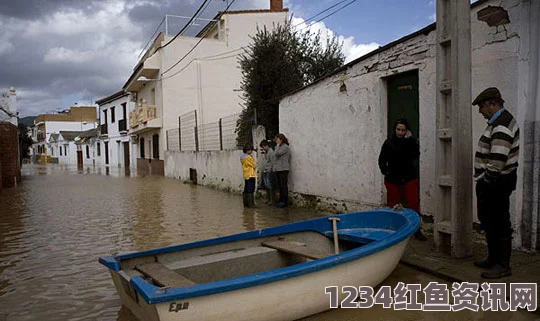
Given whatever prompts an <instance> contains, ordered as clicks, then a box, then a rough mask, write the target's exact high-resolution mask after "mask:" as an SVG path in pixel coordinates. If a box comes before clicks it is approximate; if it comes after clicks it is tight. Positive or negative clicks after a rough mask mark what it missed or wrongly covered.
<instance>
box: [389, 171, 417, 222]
mask: <svg viewBox="0 0 540 321" xmlns="http://www.w3.org/2000/svg"><path fill="white" fill-rule="evenodd" d="M384 186H386V197H387V202H388V206H389V207H392V206H394V205H396V204H398V203H402V204H403V201H402V200H403V199H405V203H406V205H405V207H407V208H410V209H411V210H413V211H415V212H417V213H418V214H420V198H419V196H418V178H415V179H413V180H410V181H408V182H407V183H405V184H403V185H397V184H392V183H388V182H387V181H385V182H384Z"/></svg>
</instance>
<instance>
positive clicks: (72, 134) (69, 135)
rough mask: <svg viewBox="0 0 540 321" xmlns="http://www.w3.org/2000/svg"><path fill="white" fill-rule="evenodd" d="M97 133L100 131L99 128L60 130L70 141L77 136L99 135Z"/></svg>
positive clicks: (89, 136)
mask: <svg viewBox="0 0 540 321" xmlns="http://www.w3.org/2000/svg"><path fill="white" fill-rule="evenodd" d="M97 133H98V130H97V128H93V129H89V130H85V131H82V132H81V131H68V130H66V131H63V130H61V131H60V135H62V137H63V138H64V139H65V140H68V141H72V140H75V138H76V137H79V138H91V137H97Z"/></svg>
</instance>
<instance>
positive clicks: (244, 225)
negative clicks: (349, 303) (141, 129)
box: [0, 165, 530, 321]
mask: <svg viewBox="0 0 540 321" xmlns="http://www.w3.org/2000/svg"><path fill="white" fill-rule="evenodd" d="M23 175H24V177H23V184H21V185H19V187H17V188H12V189H6V190H3V192H2V194H0V218H1V219H0V320H2V321H4V320H3V319H6V320H9V321H15V320H110V321H113V320H122V321H128V320H129V321H131V320H134V318H133V316H132V315H131V313H130V312H129V311H128V310H127V309H125V308H122V307H121V303H120V300H119V298H118V295H117V293H116V291H115V289H114V286H113V284H112V281H111V279H110V275H109V273H108V271H107V270H106V269H105V267H103V266H102V265H100V264H99V263H98V258H99V257H100V256H103V255H110V254H113V253H121V252H129V251H137V250H144V249H150V248H155V247H161V246H167V245H171V244H178V243H184V242H192V241H197V240H202V239H206V238H210V237H217V236H223V235H228V234H233V233H239V232H244V231H249V230H254V229H260V228H265V227H270V226H276V225H281V224H284V223H288V222H292V221H298V220H304V219H309V218H313V217H317V216H323V215H325V213H312V212H311V211H308V210H300V209H277V208H271V207H267V206H265V205H260V208H257V209H244V208H243V205H242V200H241V197H240V196H239V195H236V194H230V193H225V192H221V191H217V190H213V189H210V188H205V187H201V186H193V185H189V184H183V183H182V182H180V181H178V180H174V179H167V178H163V177H137V176H135V173H127V174H126V172H125V171H124V170H123V169H116V168H110V169H104V168H83V169H82V170H81V171H79V170H78V169H77V168H76V167H75V168H74V167H67V166H60V165H53V166H51V165H49V166H26V167H23ZM430 280H434V278H431V277H429V276H426V275H424V274H421V273H418V272H417V271H414V270H410V269H405V268H403V267H400V268H398V269H397V270H396V272H395V273H393V274H392V276H391V277H390V278H389V279H387V280H386V281H385V282H386V283H388V284H395V283H397V282H398V281H402V282H406V283H414V282H416V283H423V284H424V283H426V284H427V282H429V281H430ZM458 315H459V314H444V313H439V314H430V313H419V312H413V311H406V312H403V311H393V310H389V309H382V308H381V309H378V308H373V309H369V310H341V309H340V310H333V311H329V312H326V313H323V314H320V315H317V316H312V317H310V318H307V319H306V320H333V319H336V320H338V319H339V320H359V319H366V320H376V319H379V320H383V319H384V320H390V319H395V318H398V319H402V320H404V319H407V320H414V319H428V318H433V317H435V318H437V319H444V320H446V319H449V320H450V319H452V320H455V319H456V318H457V317H458ZM500 315H506V314H500ZM507 315H508V318H506V319H504V320H526V319H525V318H522V319H519V318H517V317H515V316H514V317H512V318H510V314H507ZM513 315H521V316H522V315H523V314H516V313H514V314H513ZM526 315H527V316H529V315H530V314H526ZM488 317H489V319H490V320H492V319H494V318H492V317H491V315H487V314H483V313H478V314H474V313H469V314H463V315H459V319H462V318H465V319H471V320H479V319H482V318H488ZM516 318H517V319H516ZM497 320H503V319H500V318H499V319H497Z"/></svg>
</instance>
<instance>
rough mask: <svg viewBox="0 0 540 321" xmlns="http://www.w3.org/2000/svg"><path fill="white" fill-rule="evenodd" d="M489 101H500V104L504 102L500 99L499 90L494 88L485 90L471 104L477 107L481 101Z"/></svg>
mask: <svg viewBox="0 0 540 321" xmlns="http://www.w3.org/2000/svg"><path fill="white" fill-rule="evenodd" d="M489 99H500V100H502V102H504V100H503V99H502V96H501V93H500V92H499V89H497V88H495V87H489V88H488V89H485V90H484V91H482V92H481V93H480V94H479V95H478V96H476V98H475V99H474V100H473V102H472V104H473V106H474V105H478V104H480V103H481V102H483V101H486V100H489Z"/></svg>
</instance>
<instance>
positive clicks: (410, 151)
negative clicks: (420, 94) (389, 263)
mask: <svg viewBox="0 0 540 321" xmlns="http://www.w3.org/2000/svg"><path fill="white" fill-rule="evenodd" d="M419 156H420V147H419V145H418V140H417V139H415V138H414V137H412V132H411V127H410V126H409V122H407V120H406V119H399V120H398V121H397V122H396V123H395V124H394V130H393V132H392V136H391V137H390V138H388V139H387V140H386V141H385V142H384V144H383V146H382V148H381V153H380V154H379V168H380V170H381V172H382V174H383V175H384V186H386V192H387V203H388V206H390V207H392V206H394V205H396V204H400V203H403V201H402V199H404V200H405V203H406V204H407V205H406V206H407V207H408V208H410V209H412V210H413V211H416V212H417V213H418V214H420V199H419V196H418V175H417V172H416V169H415V167H414V161H415V160H418V157H419ZM414 236H415V237H416V238H417V239H418V240H421V241H425V240H426V237H425V236H424V235H423V234H422V231H421V230H420V229H418V231H417V232H416V233H415V234H414Z"/></svg>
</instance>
